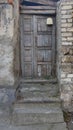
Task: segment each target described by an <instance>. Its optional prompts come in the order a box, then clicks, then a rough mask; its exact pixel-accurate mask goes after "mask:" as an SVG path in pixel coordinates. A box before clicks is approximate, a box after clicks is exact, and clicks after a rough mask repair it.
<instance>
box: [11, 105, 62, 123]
mask: <svg viewBox="0 0 73 130" xmlns="http://www.w3.org/2000/svg"><path fill="white" fill-rule="evenodd" d="M12 122H13V124H16V125H24V124H37V123H38V124H39V123H63V122H64V120H63V113H62V111H61V108H60V104H56V103H50V104H49V103H25V104H21V103H20V104H15V106H14V110H13V118H12Z"/></svg>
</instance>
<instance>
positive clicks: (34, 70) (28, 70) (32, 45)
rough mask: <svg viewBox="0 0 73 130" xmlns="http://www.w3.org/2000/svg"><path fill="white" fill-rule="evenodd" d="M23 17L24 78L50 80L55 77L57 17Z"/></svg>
mask: <svg viewBox="0 0 73 130" xmlns="http://www.w3.org/2000/svg"><path fill="white" fill-rule="evenodd" d="M48 17H50V16H49V15H25V14H22V15H21V69H22V77H24V78H28V79H29V78H48V77H51V76H53V75H55V17H54V16H51V18H52V19H53V25H47V24H46V22H47V18H48Z"/></svg>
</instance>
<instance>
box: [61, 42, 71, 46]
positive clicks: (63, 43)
mask: <svg viewBox="0 0 73 130" xmlns="http://www.w3.org/2000/svg"><path fill="white" fill-rule="evenodd" d="M62 45H65V46H68V45H72V42H62Z"/></svg>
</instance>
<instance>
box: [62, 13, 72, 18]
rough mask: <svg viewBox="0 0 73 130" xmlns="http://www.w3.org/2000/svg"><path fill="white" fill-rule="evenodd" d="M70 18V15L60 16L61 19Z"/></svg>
mask: <svg viewBox="0 0 73 130" xmlns="http://www.w3.org/2000/svg"><path fill="white" fill-rule="evenodd" d="M71 18H72V15H71V14H70V15H69V14H68V15H61V19H71Z"/></svg>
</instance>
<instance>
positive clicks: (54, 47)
mask: <svg viewBox="0 0 73 130" xmlns="http://www.w3.org/2000/svg"><path fill="white" fill-rule="evenodd" d="M55 20H56V19H55V17H53V26H52V75H53V76H54V77H55V76H56V21H55Z"/></svg>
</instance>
